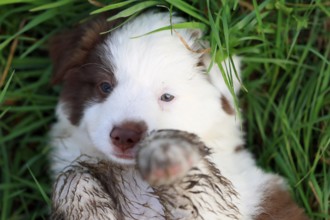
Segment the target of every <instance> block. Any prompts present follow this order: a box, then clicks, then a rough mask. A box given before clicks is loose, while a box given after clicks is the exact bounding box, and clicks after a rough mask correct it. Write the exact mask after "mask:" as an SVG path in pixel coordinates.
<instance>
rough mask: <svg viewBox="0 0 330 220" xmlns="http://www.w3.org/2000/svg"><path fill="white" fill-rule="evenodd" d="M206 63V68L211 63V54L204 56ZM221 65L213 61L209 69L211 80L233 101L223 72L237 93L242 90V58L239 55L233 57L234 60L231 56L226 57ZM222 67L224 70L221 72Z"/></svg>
mask: <svg viewBox="0 0 330 220" xmlns="http://www.w3.org/2000/svg"><path fill="white" fill-rule="evenodd" d="M203 60H204V64H205V66H206V68H208V67H209V66H210V65H211V58H210V56H209V55H207V56H204V57H203ZM220 65H221V66H219V65H218V64H217V63H215V62H214V63H213V65H212V68H211V69H210V71H209V73H208V74H209V79H210V82H211V83H212V84H213V85H214V86H215V87H216V88H217V89H218V90H219V92H220V93H221V94H222V95H224V96H225V97H226V98H227V99H228V100H230V102H231V103H233V102H234V99H233V96H232V94H231V92H230V90H229V89H228V86H227V85H226V82H225V79H224V77H223V74H224V75H225V76H226V78H227V80H228V83H229V85H230V86H232V87H233V89H234V93H235V95H237V93H238V92H239V90H240V87H241V69H240V66H241V59H240V58H239V57H238V56H233V57H232V62H231V61H230V58H227V59H225V60H224V61H223V62H221V64H220ZM220 68H221V69H222V70H223V73H222V72H221V70H220Z"/></svg>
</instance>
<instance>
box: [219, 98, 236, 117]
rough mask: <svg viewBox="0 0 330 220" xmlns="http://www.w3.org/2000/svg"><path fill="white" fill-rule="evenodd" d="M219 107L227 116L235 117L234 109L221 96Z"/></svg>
mask: <svg viewBox="0 0 330 220" xmlns="http://www.w3.org/2000/svg"><path fill="white" fill-rule="evenodd" d="M220 99H221V107H222V109H223V110H224V111H225V112H226V113H227V114H228V115H235V109H233V107H232V106H231V105H230V103H229V101H228V99H227V98H226V97H225V96H223V95H221V98H220Z"/></svg>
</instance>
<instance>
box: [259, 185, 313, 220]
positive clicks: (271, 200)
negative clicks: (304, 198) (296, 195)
mask: <svg viewBox="0 0 330 220" xmlns="http://www.w3.org/2000/svg"><path fill="white" fill-rule="evenodd" d="M274 182H276V179H275V181H274ZM265 193H266V195H265V197H264V200H263V202H262V204H261V205H260V208H261V209H262V211H261V213H260V214H259V215H258V216H256V218H255V219H256V220H308V218H307V216H306V215H305V213H304V211H303V210H302V209H301V208H299V207H298V205H297V204H295V202H294V201H293V199H292V198H291V195H290V193H289V192H288V191H287V190H285V189H283V186H281V185H279V184H278V183H273V184H272V186H271V187H269V188H268V189H267V192H265Z"/></svg>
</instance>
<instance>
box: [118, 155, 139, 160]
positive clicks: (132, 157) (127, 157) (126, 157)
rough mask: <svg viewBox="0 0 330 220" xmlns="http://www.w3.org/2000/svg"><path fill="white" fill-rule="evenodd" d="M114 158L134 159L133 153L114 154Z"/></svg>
mask: <svg viewBox="0 0 330 220" xmlns="http://www.w3.org/2000/svg"><path fill="white" fill-rule="evenodd" d="M114 156H115V157H118V158H120V159H125V160H133V159H135V155H134V154H133V153H115V154H114Z"/></svg>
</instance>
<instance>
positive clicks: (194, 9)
mask: <svg viewBox="0 0 330 220" xmlns="http://www.w3.org/2000/svg"><path fill="white" fill-rule="evenodd" d="M109 2H111V3H112V4H111V5H109V6H107V7H104V8H103V7H102V6H105V5H108V4H109ZM148 8H157V10H170V11H177V12H179V13H180V14H182V15H183V16H186V17H187V18H188V19H189V22H188V23H187V24H185V25H186V27H201V28H204V29H205V31H206V33H207V36H206V38H207V39H208V40H209V41H210V42H211V49H212V50H211V51H212V56H213V58H214V60H215V61H216V62H219V61H221V59H223V58H224V57H226V56H227V55H228V54H239V55H241V56H242V57H243V63H244V68H243V76H242V77H243V82H244V87H245V88H246V91H243V92H242V93H241V97H240V103H239V105H240V107H241V108H242V110H243V114H242V115H243V117H244V121H245V122H244V125H243V127H244V129H245V130H246V141H247V147H248V148H250V149H251V150H252V151H253V152H254V154H255V155H256V158H257V161H258V164H259V165H260V166H262V167H263V168H264V169H266V170H269V171H272V172H277V173H279V174H281V175H283V176H285V177H286V178H287V180H288V183H289V185H290V187H291V191H292V195H293V196H294V198H295V200H296V201H297V202H298V203H299V204H300V206H302V207H303V208H304V209H305V210H306V212H307V214H308V215H309V216H310V218H311V219H320V220H327V219H330V211H329V210H330V208H329V206H330V204H329V203H330V202H329V200H330V148H329V145H330V127H329V124H330V112H329V110H330V61H329V57H330V56H329V55H330V43H329V39H330V2H329V1H321V0H314V1H310V2H307V1H298V0H291V1H284V0H265V1H256V0H252V1H248V0H245V1H234V0H232V1H229V0H228V1H226V0H222V1H218V0H206V1H203V0H200V1H198V0H191V1H189V2H188V1H182V0H162V1H138V2H136V1H115V3H114V1H110V0H109V1H105V0H104V1H101V0H99V1H92V0H90V1H74V0H59V1H56V2H55V1H51V0H2V1H0V51H1V53H0V74H1V75H0V80H1V81H0V84H1V87H0V169H1V171H0V178H1V182H0V219H1V220H8V219H47V213H48V211H49V200H50V199H49V195H50V191H51V190H50V180H49V178H48V176H47V172H48V168H47V167H48V162H47V154H48V152H49V147H48V145H47V131H48V130H49V128H50V124H51V122H53V121H54V116H53V109H54V106H55V104H56V100H57V96H58V93H59V88H58V87H52V86H51V85H50V84H49V81H50V77H51V64H50V60H49V58H48V55H47V42H48V39H49V38H50V37H51V36H52V35H54V33H56V32H58V31H59V30H61V29H63V28H65V27H72V25H75V24H77V23H79V22H83V21H84V20H86V19H87V18H89V17H90V16H91V15H90V14H91V13H92V14H97V13H102V11H109V10H110V11H111V10H117V11H119V12H120V14H117V17H126V18H132V16H136V14H137V13H141V12H143V11H144V10H146V9H148ZM185 25H183V26H185ZM181 27H182V26H181ZM227 83H228V85H229V86H230V84H231V77H230V76H228V78H227Z"/></svg>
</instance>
